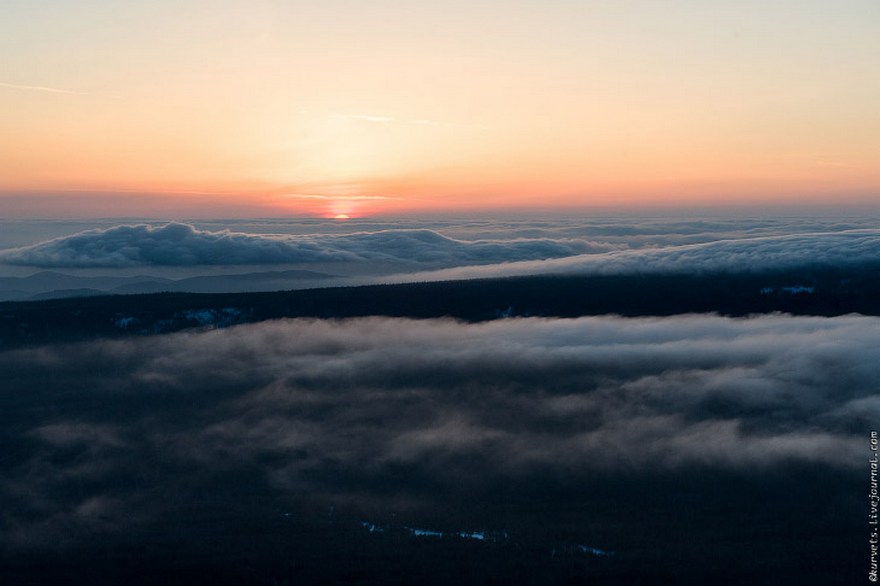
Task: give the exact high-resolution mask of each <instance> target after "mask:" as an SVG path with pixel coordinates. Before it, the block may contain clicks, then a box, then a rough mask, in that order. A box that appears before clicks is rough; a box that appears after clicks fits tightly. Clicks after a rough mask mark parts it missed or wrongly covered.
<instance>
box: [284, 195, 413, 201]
mask: <svg viewBox="0 0 880 586" xmlns="http://www.w3.org/2000/svg"><path fill="white" fill-rule="evenodd" d="M284 196H285V197H289V198H293V199H316V200H321V201H391V200H398V199H400V198H399V197H389V196H387V195H321V194H317V193H285V194H284Z"/></svg>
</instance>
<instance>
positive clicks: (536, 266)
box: [390, 230, 880, 281]
mask: <svg viewBox="0 0 880 586" xmlns="http://www.w3.org/2000/svg"><path fill="white" fill-rule="evenodd" d="M860 265H868V266H874V267H876V266H880V231H878V230H852V231H844V232H832V233H816V234H791V235H785V236H765V237H758V238H741V239H736V240H720V241H715V242H704V243H699V244H686V245H677V246H665V247H660V248H641V249H624V250H615V251H610V252H606V253H602V254H585V255H577V256H571V257H566V258H558V259H548V260H544V261H540V262H531V261H522V262H510V263H504V264H497V265H487V266H479V267H458V268H450V269H442V270H437V271H430V272H424V273H419V274H411V275H406V276H405V280H409V279H412V280H420V281H422V280H437V281H442V280H449V279H475V278H488V277H510V276H521V275H535V274H591V275H612V274H634V273H708V272H716V271H729V272H752V271H765V270H778V269H790V268H799V267H852V266H860ZM390 280H391V281H393V280H394V279H390ZM398 280H399V279H398Z"/></svg>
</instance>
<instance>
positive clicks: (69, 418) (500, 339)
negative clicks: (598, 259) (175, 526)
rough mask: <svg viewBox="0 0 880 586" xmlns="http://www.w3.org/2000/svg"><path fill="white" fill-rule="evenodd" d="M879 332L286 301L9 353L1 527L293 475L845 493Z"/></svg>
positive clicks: (247, 497) (14, 528)
mask: <svg viewBox="0 0 880 586" xmlns="http://www.w3.org/2000/svg"><path fill="white" fill-rule="evenodd" d="M878 346H880V320H878V319H877V318H868V317H860V316H851V317H841V318H833V319H827V318H792V317H783V316H779V317H764V318H761V319H753V320H733V319H724V318H718V317H707V316H692V317H679V318H665V319H622V318H607V317H604V318H585V319H577V320H545V319H522V320H502V321H497V322H491V323H485V324H479V325H465V324H462V323H458V322H454V321H447V320H430V321H411V320H400V319H380V318H370V319H358V320H350V321H316V320H292V321H277V322H268V323H263V324H256V325H247V326H240V327H236V328H231V329H228V330H215V331H209V332H201V333H181V334H175V335H168V336H157V337H152V338H149V339H130V340H124V341H95V342H87V343H80V344H77V345H72V346H57V347H56V346H46V347H41V348H35V349H26V350H16V351H9V352H5V353H2V354H0V379H2V380H3V381H4V385H3V391H2V396H0V397H2V399H0V400H2V409H0V423H2V429H0V437H2V442H3V445H4V458H3V461H2V481H0V502H2V503H3V505H2V508H3V518H4V531H3V532H2V537H0V543H2V544H3V545H4V546H7V547H35V546H40V547H50V546H51V547H54V546H56V545H58V544H60V543H62V542H64V541H65V540H73V541H81V540H83V539H87V538H88V537H89V536H95V535H104V534H107V533H108V532H109V533H116V532H121V531H128V530H130V529H132V528H133V527H137V526H141V525H143V524H149V523H154V522H156V521H157V519H162V518H165V519H167V518H173V517H174V516H175V515H176V514H179V511H188V510H190V509H192V508H193V507H195V509H192V510H200V509H198V507H199V506H202V505H199V504H198V503H200V502H203V501H204V500H205V499H209V500H210V501H211V502H215V501H216V502H219V503H220V504H219V505H217V506H218V507H220V509H221V510H225V509H224V507H225V508H226V509H228V508H229V507H230V506H234V507H238V508H242V507H243V510H244V511H245V512H244V513H242V514H247V515H256V514H257V513H259V514H265V513H264V511H263V509H261V508H260V506H263V505H265V503H270V504H271V503H274V504H272V505H271V506H281V505H278V504H277V503H284V502H288V501H289V499H292V498H294V497H296V498H301V499H302V498H318V497H320V499H323V502H331V503H336V504H344V503H349V504H351V503H354V504H356V505H357V506H360V507H365V508H371V507H372V508H371V510H386V511H387V510H407V509H410V508H413V507H416V508H418V507H427V506H430V505H435V506H436V507H440V504H441V503H443V502H447V504H448V500H444V499H454V498H461V499H464V502H471V501H474V502H478V503H484V505H485V506H486V507H496V506H500V505H499V504H498V503H499V502H502V501H498V499H499V498H502V497H503V499H507V500H504V501H503V502H502V504H503V503H508V504H507V505H504V506H506V507H513V508H510V509H504V510H509V511H512V510H517V509H516V507H515V506H514V505H513V504H510V503H516V502H526V503H528V502H532V500H533V499H536V498H537V499H538V500H539V501H540V502H544V501H546V500H547V499H550V500H552V499H554V498H556V499H558V498H562V497H559V496H558V495H559V494H566V495H568V496H567V497H566V498H568V499H574V500H573V501H572V502H573V503H574V504H571V503H569V504H570V506H572V507H575V509H572V510H590V511H593V514H594V515H596V517H595V518H594V521H595V519H598V518H599V515H606V516H611V517H614V515H615V514H616V511H618V510H619V511H620V514H624V513H625V511H626V503H625V501H620V502H617V501H615V500H614V499H615V498H617V497H614V496H613V495H614V494H615V493H614V492H613V491H611V492H608V491H609V490H610V488H609V487H614V486H615V482H617V480H615V479H621V478H624V479H625V478H628V477H633V476H635V477H637V478H638V479H639V485H641V484H642V483H646V484H649V485H650V484H653V485H654V486H655V488H654V489H653V490H654V491H655V492H653V493H651V499H659V498H661V496H662V495H666V496H663V498H669V499H671V500H673V501H674V500H675V499H678V498H680V495H679V494H678V491H680V490H682V488H681V486H690V487H691V488H690V490H696V489H695V488H694V485H693V483H694V482H696V481H695V480H694V479H696V478H703V477H705V478H713V477H714V476H717V475H728V476H730V477H733V478H745V479H748V478H752V479H756V480H755V482H757V483H758V485H760V486H763V487H764V489H762V490H770V489H769V488H767V487H769V486H772V485H773V482H779V481H780V480H779V479H780V475H782V478H784V477H785V475H786V474H789V473H790V474H793V475H795V480H793V481H792V482H795V481H796V482H798V483H800V486H798V494H803V495H804V498H805V499H806V498H807V497H809V498H813V497H816V495H817V494H819V493H815V491H816V490H818V491H820V492H821V496H822V499H823V501H822V502H825V503H829V502H831V503H838V505H840V506H841V507H844V508H846V507H848V506H849V505H850V504H851V502H850V501H849V500H848V498H849V497H846V496H845V495H844V496H841V495H838V494H836V493H827V491H828V490H829V487H831V486H834V483H833V482H831V481H830V480H829V478H830V479H833V478H836V477H838V476H843V477H844V478H848V479H851V477H854V476H855V475H856V474H861V472H863V471H864V470H865V469H866V468H865V466H866V463H865V457H866V456H865V444H866V441H867V440H866V439H865V436H866V433H867V430H868V429H869V428H870V426H871V425H872V423H873V424H875V423H876V421H878V419H880V399H878V396H877V381H878V380H880V363H878V362H877V360H876V357H875V355H874V353H875V352H876V350H875V349H876V348H877V347H878ZM798 469H804V470H808V475H806V476H796V475H797V474H798V473H796V472H793V471H796V470H798ZM786 471H788V472H786ZM713 475H714V476H713ZM859 478H861V476H859ZM669 479H677V480H675V481H676V482H678V483H679V485H676V486H677V487H674V490H673V488H670V485H668V482H669V481H670V480H669ZM763 479H767V480H763ZM772 479H776V480H772ZM664 482H666V483H667V484H664ZM785 482H788V481H785ZM548 483H549V484H548ZM815 483H818V486H819V488H815V487H814V484H815ZM664 486H666V488H664ZM784 486H785V487H788V488H785V491H784V492H786V494H784V495H783V496H784V498H785V499H790V498H792V496H791V495H789V494H787V491H788V490H789V489H790V488H791V486H789V485H788V484H785V485H784ZM591 487H592V488H591ZM597 487H598V488H597ZM811 487H813V488H811ZM664 490H666V491H667V492H664ZM499 491H500V492H499ZM554 491H555V492H554ZM560 491H562V492H560ZM811 491H813V492H811ZM553 494H556V495H557V496H555V497H554V496H552V495H553ZM601 494H605V495H606V496H604V497H602V496H601ZM608 494H610V495H612V496H610V497H609V496H607V495H608ZM621 494H622V493H621ZM297 495H298V496H297ZM499 495H501V496H499ZM597 495H600V496H597ZM603 498H604V499H605V500H604V501H603V500H602V499H603ZM620 498H624V497H620ZM626 498H629V497H626ZM681 498H684V497H681ZM701 498H703V497H701ZM731 498H733V499H734V500H730V501H729V503H730V506H733V503H734V502H738V501H735V499H738V498H740V497H739V496H736V497H731ZM742 498H745V497H742ZM749 498H751V497H749ZM780 498H782V497H780ZM817 498H818V497H817ZM285 499H287V500H285ZM474 499H476V500H474ZM578 499H580V500H578ZM608 499H611V500H612V502H613V503H616V504H613V505H611V508H608V505H607V500H608ZM786 502H787V501H786ZM223 503H234V505H232V504H223ZM248 503H250V504H248ZM254 503H262V504H260V505H258V504H254ZM600 505H601V506H600ZM265 506H268V505H265ZM481 506H482V505H481ZM558 506H562V505H558ZM658 506H659V505H658ZM743 506H746V505H745V504H743ZM797 506H798V505H797V503H792V504H791V506H790V510H792V511H794V512H792V514H793V515H794V514H795V513H797V514H801V513H802V511H801V512H798V511H797ZM835 506H836V505H835ZM248 507H252V508H253V510H250V509H248ZM578 507H580V508H578ZM615 507H620V508H619V509H617V508H615ZM440 509H442V507H440ZM236 510H238V509H236ZM456 510H458V509H456ZM462 510H463V509H462ZM526 510H527V511H528V510H531V509H528V508H526ZM847 510H848V509H847ZM174 511H178V513H175V512H174ZM248 511H249V512H248ZM180 514H182V513H180ZM277 514H278V515H280V513H277ZM506 514H507V513H506ZM511 514H512V513H511ZM810 514H811V515H815V518H816V519H819V520H820V521H821V519H822V517H821V512H810ZM505 518H506V517H505ZM640 521H641V519H640ZM645 521H646V522H648V523H650V522H652V521H651V520H650V519H649V518H646V519H645ZM761 522H762V523H768V522H772V521H768V520H767V519H764V520H763V521H761ZM817 522H819V521H817ZM838 522H839V521H838Z"/></svg>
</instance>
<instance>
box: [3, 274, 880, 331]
mask: <svg viewBox="0 0 880 586" xmlns="http://www.w3.org/2000/svg"><path fill="white" fill-rule="evenodd" d="M774 312H782V313H790V314H794V315H821V316H835V315H843V314H847V313H861V314H865V315H880V272H878V271H875V270H871V269H867V268H862V269H854V268H846V269H829V268H823V269H797V270H785V271H772V272H762V273H746V274H744V273H736V274H734V273H716V274H686V275H681V274H664V275H605V276H529V277H512V278H503V279H475V280H462V281H444V282H431V283H407V284H396V285H368V286H360V287H333V288H321V289H307V290H297V291H278V292H270V293H218V294H203V293H155V294H141V295H110V296H95V297H86V298H76V299H55V300H44V301H8V302H3V303H0V348H3V347H5V348H9V347H17V346H23V345H31V344H41V343H47V342H57V341H75V340H80V339H89V338H96V337H105V336H125V335H133V334H134V335H146V334H157V333H167V332H173V331H178V330H182V329H185V328H191V327H225V326H229V325H235V324H239V323H251V322H258V321H263V320H269V319H278V318H291V317H314V318H349V317H363V316H388V317H407V318H416V319H425V318H438V317H451V318H455V319H460V320H464V321H470V322H477V321H486V320H492V319H499V318H506V317H528V316H545V317H579V316H589V315H603V314H617V315H622V316H628V317H637V316H669V315H677V314H685V313H717V314H720V315H725V316H745V315H750V314H763V313H774Z"/></svg>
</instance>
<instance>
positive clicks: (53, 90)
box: [0, 81, 121, 99]
mask: <svg viewBox="0 0 880 586" xmlns="http://www.w3.org/2000/svg"><path fill="white" fill-rule="evenodd" d="M0 87H4V88H7V89H11V90H22V91H28V92H45V93H49V94H67V95H73V96H100V97H103V98H113V99H119V98H120V97H121V96H117V95H111V94H95V93H91V92H78V91H75V90H69V89H65V88H57V87H50V86H45V85H27V84H20V83H6V82H2V81H0Z"/></svg>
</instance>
